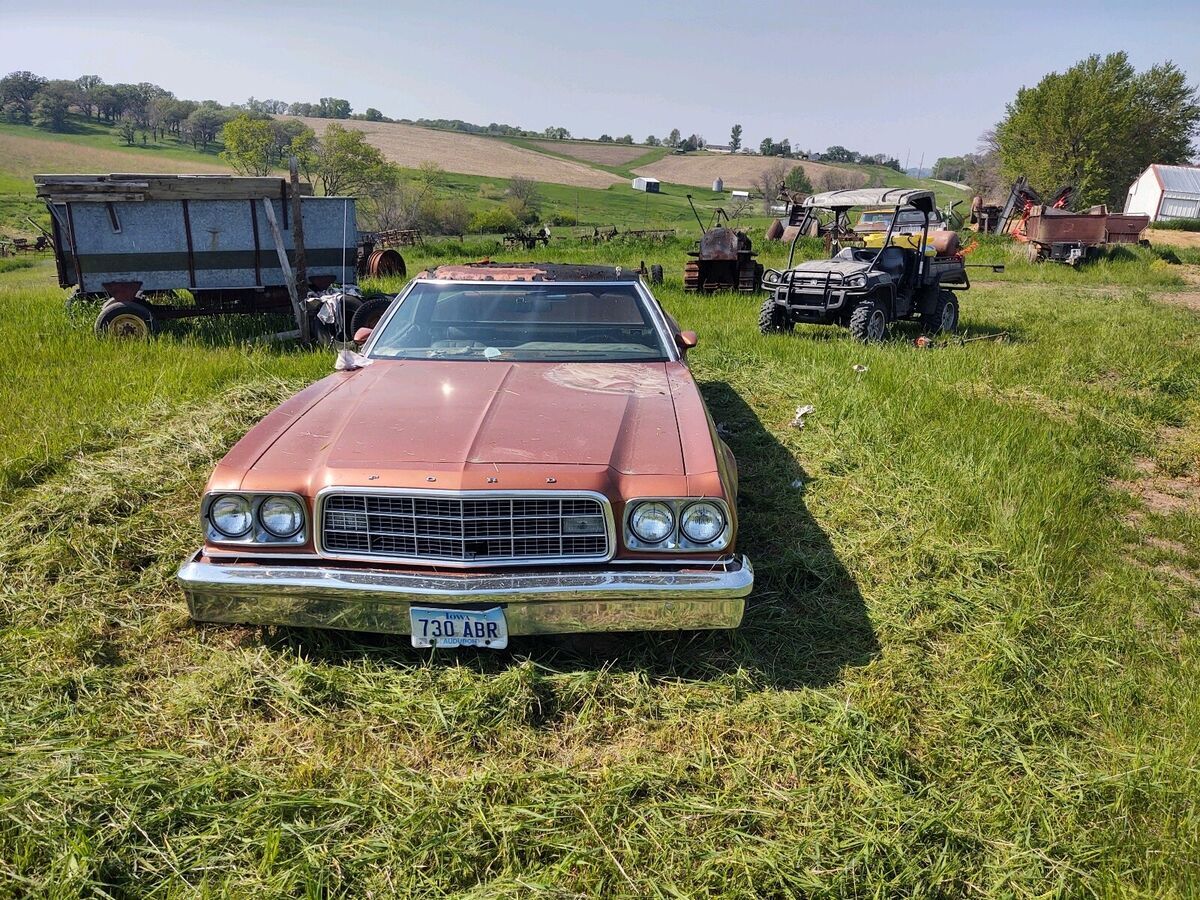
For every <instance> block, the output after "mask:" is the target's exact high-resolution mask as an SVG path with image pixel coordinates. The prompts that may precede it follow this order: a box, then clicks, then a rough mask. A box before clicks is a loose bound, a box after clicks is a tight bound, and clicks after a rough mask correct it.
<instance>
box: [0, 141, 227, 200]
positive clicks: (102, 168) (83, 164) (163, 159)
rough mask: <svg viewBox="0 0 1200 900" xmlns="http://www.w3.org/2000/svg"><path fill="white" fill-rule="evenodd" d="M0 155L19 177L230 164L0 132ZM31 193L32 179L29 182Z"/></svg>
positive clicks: (204, 169) (216, 169)
mask: <svg viewBox="0 0 1200 900" xmlns="http://www.w3.org/2000/svg"><path fill="white" fill-rule="evenodd" d="M0 159H3V160H4V171H5V172H6V173H7V174H10V175H16V176H18V177H22V178H32V177H33V176H34V175H35V174H43V173H44V174H56V173H69V172H146V173H159V172H192V173H198V174H205V173H210V172H211V173H228V172H230V171H231V170H230V168H229V167H228V166H226V165H224V164H223V163H222V162H221V161H220V160H219V159H214V160H213V161H212V163H203V162H195V161H194V160H190V159H182V158H180V157H179V156H177V155H176V154H174V153H171V152H170V151H162V150H152V149H146V150H141V149H137V148H130V149H128V150H123V149H121V148H119V147H113V148H111V149H109V148H105V147H93V146H91V145H89V144H78V143H75V142H73V141H66V140H56V139H54V138H42V137H33V136H29V137H27V136H25V135H15V134H0ZM29 193H30V195H31V196H32V194H33V182H32V181H30V183H29Z"/></svg>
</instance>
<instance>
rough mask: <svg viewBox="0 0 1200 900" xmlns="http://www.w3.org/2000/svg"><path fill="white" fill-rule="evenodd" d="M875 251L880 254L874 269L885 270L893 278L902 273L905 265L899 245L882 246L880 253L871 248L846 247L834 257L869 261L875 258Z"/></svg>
mask: <svg viewBox="0 0 1200 900" xmlns="http://www.w3.org/2000/svg"><path fill="white" fill-rule="evenodd" d="M877 253H879V254H880V256H879V262H878V263H876V264H875V268H876V269H878V270H879V271H880V272H886V273H887V274H888V275H891V276H893V277H894V278H899V277H900V276H901V275H903V274H904V267H905V265H906V262H905V257H904V251H903V250H901V249H900V248H899V247H884V248H883V252H882V253H880V251H878V250H873V249H871V248H862V247H846V248H845V249H844V250H842V251H841V252H839V253H838V254H837V256H836V257H834V258H835V259H848V260H854V261H855V262H865V263H869V262H872V261H873V260H874V259H875V254H877Z"/></svg>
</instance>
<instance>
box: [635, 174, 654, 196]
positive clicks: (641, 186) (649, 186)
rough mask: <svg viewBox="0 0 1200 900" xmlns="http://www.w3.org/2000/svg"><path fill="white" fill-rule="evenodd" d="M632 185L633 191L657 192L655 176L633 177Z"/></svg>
mask: <svg viewBox="0 0 1200 900" xmlns="http://www.w3.org/2000/svg"><path fill="white" fill-rule="evenodd" d="M632 186H633V189H634V190H635V191H645V192H646V193H647V194H657V193H658V179H657V178H635V179H633V185H632Z"/></svg>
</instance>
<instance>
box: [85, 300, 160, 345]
mask: <svg viewBox="0 0 1200 900" xmlns="http://www.w3.org/2000/svg"><path fill="white" fill-rule="evenodd" d="M134 318H137V319H140V320H141V321H142V323H143V324H142V325H141V326H138V325H137V324H136V323H135V322H134V321H133V319H134ZM94 327H95V331H96V337H115V338H132V339H137V340H144V339H146V338H148V337H150V336H151V335H152V334H154V333H155V331H157V330H158V327H157V326H156V325H155V322H154V314H153V313H151V312H150V310H149V309H148V308H147V307H145V306H143V305H142V304H140V303H135V302H134V301H132V300H109V301H108V302H107V303H105V304H104V306H102V307H101V308H100V315H98V316H96V324H95V326H94ZM114 327H115V328H116V329H118V330H115V331H114Z"/></svg>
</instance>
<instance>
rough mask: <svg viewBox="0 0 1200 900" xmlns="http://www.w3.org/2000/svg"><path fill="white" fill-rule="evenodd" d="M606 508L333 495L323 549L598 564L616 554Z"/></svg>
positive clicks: (550, 501)
mask: <svg viewBox="0 0 1200 900" xmlns="http://www.w3.org/2000/svg"><path fill="white" fill-rule="evenodd" d="M608 542H609V529H608V519H607V517H606V515H605V505H604V504H603V503H602V502H601V501H600V500H598V499H596V498H595V497H580V496H571V495H567V496H563V497H545V496H536V497H522V496H520V495H514V496H504V497H486V498H473V497H454V496H451V497H431V496H427V495H405V494H399V493H397V494H384V493H379V494H376V493H363V494H356V493H348V492H347V493H329V494H327V495H325V496H324V498H323V500H322V503H321V549H322V551H324V552H325V553H331V554H335V555H338V556H380V557H389V558H397V559H405V560H418V561H423V560H429V561H445V562H460V563H487V562H514V561H516V562H519V561H522V560H533V559H556V560H569V561H593V560H598V559H606V558H607V557H608V555H609V550H610V548H609V543H608Z"/></svg>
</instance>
